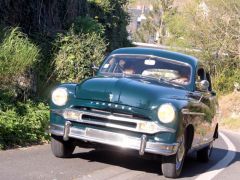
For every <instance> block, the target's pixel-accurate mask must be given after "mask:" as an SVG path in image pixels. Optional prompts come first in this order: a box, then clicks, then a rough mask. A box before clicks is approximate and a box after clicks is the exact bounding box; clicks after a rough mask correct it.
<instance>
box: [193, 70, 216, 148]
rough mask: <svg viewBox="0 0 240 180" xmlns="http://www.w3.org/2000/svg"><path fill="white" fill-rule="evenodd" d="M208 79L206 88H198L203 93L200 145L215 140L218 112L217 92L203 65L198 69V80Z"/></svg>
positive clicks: (201, 99) (201, 100)
mask: <svg viewBox="0 0 240 180" xmlns="http://www.w3.org/2000/svg"><path fill="white" fill-rule="evenodd" d="M204 80H207V81H208V83H209V86H208V88H207V89H206V90H201V89H196V91H198V92H199V93H200V95H201V97H200V99H199V107H200V109H201V113H203V114H204V115H203V117H202V118H201V122H199V123H200V124H199V126H198V128H199V129H198V130H197V132H198V135H199V137H200V142H199V145H201V144H205V143H207V142H210V141H212V140H213V133H214V129H215V126H214V125H215V122H214V117H215V114H216V104H217V103H216V102H217V100H216V93H215V92H213V91H212V84H211V78H210V74H209V73H208V72H206V71H205V69H204V68H203V67H201V68H199V69H198V71H197V82H203V81H204Z"/></svg>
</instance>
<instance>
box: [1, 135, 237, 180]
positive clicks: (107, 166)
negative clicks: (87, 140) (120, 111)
mask: <svg viewBox="0 0 240 180" xmlns="http://www.w3.org/2000/svg"><path fill="white" fill-rule="evenodd" d="M160 164H161V162H160V161H153V160H152V161H150V160H146V159H141V158H139V157H137V156H136V157H135V156H130V155H127V154H123V153H116V152H106V151H99V150H98V151H97V150H93V149H87V150H86V149H81V148H76V150H75V151H74V155H73V157H72V158H69V159H59V158H56V157H54V156H53V155H52V153H51V149H50V145H49V144H47V145H39V146H33V147H29V148H20V149H14V150H8V151H1V152H0V179H1V180H33V179H49V180H55V179H56V180H58V179H64V180H65V179H67V180H68V179H84V180H89V179H98V180H102V179H112V180H123V179H136V180H146V179H147V180H150V179H165V178H164V177H163V175H162V172H161V166H160ZM239 178H240V134H235V133H230V132H226V131H223V132H222V135H221V136H220V138H219V139H218V140H217V141H216V142H215V143H214V151H213V154H212V158H211V161H210V162H209V163H207V164H205V163H200V162H198V161H197V160H196V157H195V154H190V155H189V156H188V157H187V159H186V161H185V164H184V167H183V172H182V176H181V177H180V179H204V180H207V179H216V180H221V179H224V180H228V179H231V180H235V179H236V180H237V179H239Z"/></svg>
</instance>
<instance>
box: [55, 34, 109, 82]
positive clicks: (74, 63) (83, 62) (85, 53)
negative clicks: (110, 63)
mask: <svg viewBox="0 0 240 180" xmlns="http://www.w3.org/2000/svg"><path fill="white" fill-rule="evenodd" d="M58 44H59V46H60V50H59V52H58V54H57V55H56V58H55V73H56V76H57V80H58V81H60V82H79V81H81V80H83V79H85V78H87V77H89V76H91V75H92V68H91V67H92V64H93V63H95V64H99V63H100V62H101V61H102V60H103V57H104V54H105V51H106V43H105V42H104V39H103V38H102V37H101V36H100V35H98V34H96V33H87V34H83V33H80V34H75V33H74V32H73V30H71V31H70V32H69V33H67V34H66V35H61V36H60V37H59V40H58Z"/></svg>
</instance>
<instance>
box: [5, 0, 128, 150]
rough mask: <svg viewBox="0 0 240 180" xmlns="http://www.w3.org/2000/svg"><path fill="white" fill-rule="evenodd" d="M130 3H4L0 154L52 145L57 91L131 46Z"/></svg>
mask: <svg viewBox="0 0 240 180" xmlns="http://www.w3.org/2000/svg"><path fill="white" fill-rule="evenodd" d="M127 2H128V1H127V0H120V1H115V0H114V1H112V0H100V1H99V0H78V1H72V0H52V1H51V2H48V1H46V2H45V1H42V2H41V1H35V0H29V1H25V2H22V1H20V0H16V1H14V2H13V1H12V0H0V5H1V7H0V8H1V9H0V149H8V148H11V147H19V146H26V145H31V144H36V143H43V142H45V141H48V140H49V134H48V128H49V107H48V102H49V97H50V94H51V93H50V92H51V90H52V89H53V88H54V87H55V86H56V85H57V84H59V83H61V82H79V81H81V80H83V79H85V78H87V77H89V76H91V75H92V74H93V71H92V69H91V67H92V65H93V63H94V64H96V65H98V64H99V63H100V62H101V61H102V59H103V58H104V56H105V54H106V53H108V52H110V51H111V50H113V49H116V48H119V47H124V46H130V45H131V44H130V42H129V41H128V40H127V36H128V33H127V31H126V26H127V24H128V21H129V16H128V13H127V12H126V5H127ZM50 12H53V13H50Z"/></svg>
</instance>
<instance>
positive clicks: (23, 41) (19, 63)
mask: <svg viewBox="0 0 240 180" xmlns="http://www.w3.org/2000/svg"><path fill="white" fill-rule="evenodd" d="M2 39H3V40H2V42H1V44H0V80H1V81H2V82H4V81H5V82H11V81H12V80H13V78H16V76H18V75H19V74H21V73H23V72H24V71H26V69H27V68H29V67H30V66H31V65H32V64H33V63H34V62H35V61H36V60H37V58H38V56H39V49H38V47H37V46H36V45H35V44H33V43H32V42H30V40H29V39H28V38H27V36H26V35H25V34H23V33H22V32H21V31H20V29H19V28H12V29H8V30H6V31H5V34H4V37H3V38H2ZM0 86H1V84H0Z"/></svg>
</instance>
